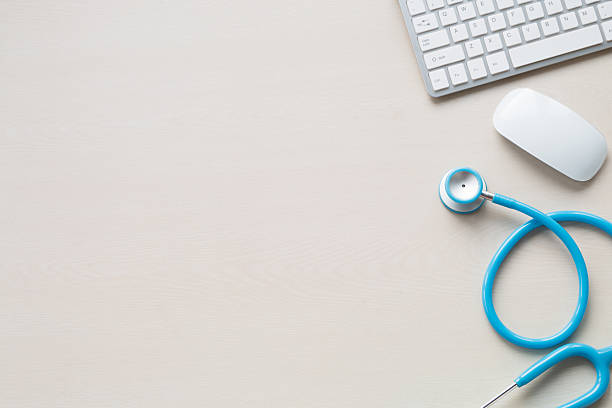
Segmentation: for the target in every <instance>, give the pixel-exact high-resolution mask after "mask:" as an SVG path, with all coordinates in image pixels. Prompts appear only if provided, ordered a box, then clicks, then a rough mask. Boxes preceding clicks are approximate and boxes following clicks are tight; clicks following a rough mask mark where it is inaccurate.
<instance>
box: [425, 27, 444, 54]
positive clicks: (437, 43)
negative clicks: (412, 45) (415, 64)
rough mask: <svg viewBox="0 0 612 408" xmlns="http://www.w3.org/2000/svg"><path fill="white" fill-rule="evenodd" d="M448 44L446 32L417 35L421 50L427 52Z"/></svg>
mask: <svg viewBox="0 0 612 408" xmlns="http://www.w3.org/2000/svg"><path fill="white" fill-rule="evenodd" d="M448 44H450V40H449V39H448V33H447V32H446V30H440V31H434V32H433V33H429V34H423V35H419V45H420V46H421V50H423V51H429V50H433V49H436V48H440V47H444V46H445V45H448Z"/></svg>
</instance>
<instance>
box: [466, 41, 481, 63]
mask: <svg viewBox="0 0 612 408" xmlns="http://www.w3.org/2000/svg"><path fill="white" fill-rule="evenodd" d="M465 50H466V51H467V55H468V57H470V58H474V57H478V56H481V55H482V54H484V50H483V49H482V41H480V40H479V39H476V40H472V41H468V42H466V43H465Z"/></svg>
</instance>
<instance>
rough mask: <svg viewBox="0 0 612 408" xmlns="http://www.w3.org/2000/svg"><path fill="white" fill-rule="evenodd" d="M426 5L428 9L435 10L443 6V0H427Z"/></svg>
mask: <svg viewBox="0 0 612 408" xmlns="http://www.w3.org/2000/svg"><path fill="white" fill-rule="evenodd" d="M427 5H428V6H429V9H430V10H432V11H433V10H437V9H439V8H442V7H444V0H427Z"/></svg>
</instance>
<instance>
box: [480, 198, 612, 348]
mask: <svg viewBox="0 0 612 408" xmlns="http://www.w3.org/2000/svg"><path fill="white" fill-rule="evenodd" d="M492 201H493V203H495V204H499V205H501V206H504V207H507V208H511V209H513V210H517V211H519V212H522V213H523V214H525V215H527V216H529V217H531V218H532V220H531V221H529V222H527V223H525V224H523V225H522V226H520V227H519V228H518V229H516V230H515V231H514V232H513V233H512V234H511V235H510V236H509V237H508V238H506V240H505V241H504V242H503V243H502V245H501V246H500V247H499V249H498V250H497V252H496V253H495V255H494V256H493V259H492V260H491V262H490V263H489V266H488V268H487V271H486V273H485V277H484V283H483V285H482V303H483V306H484V309H485V313H486V315H487V318H488V319H489V322H490V323H491V325H492V326H493V328H494V329H495V331H497V332H498V333H499V334H500V335H501V336H502V337H503V338H504V339H506V340H508V341H509V342H511V343H514V344H516V345H517V346H521V347H525V348H531V349H544V348H550V347H553V346H556V345H558V344H560V343H562V342H564V341H565V340H567V339H568V337H570V336H571V335H572V334H573V333H574V332H575V331H576V329H577V328H578V326H579V325H580V322H581V321H582V318H583V317H584V313H585V311H586V308H587V302H588V298H589V276H588V274H587V267H586V264H585V262H584V257H583V256H582V253H581V252H580V249H579V248H578V245H577V244H576V241H574V239H573V238H572V236H571V235H570V234H569V233H568V232H567V231H566V230H565V228H563V227H562V226H561V225H560V224H559V223H560V222H567V221H573V222H581V223H584V224H589V225H592V226H594V227H597V228H599V229H601V230H603V231H605V232H607V233H608V234H609V235H610V236H612V223H610V222H609V221H607V220H605V219H603V218H601V217H598V216H596V215H593V214H589V213H584V212H579V211H558V212H553V213H550V214H545V213H543V212H541V211H539V210H536V209H535V208H533V207H531V206H529V205H527V204H524V203H521V202H520V201H517V200H514V199H512V198H509V197H506V196H503V195H501V194H495V196H494V197H493V200H492ZM540 226H545V227H547V228H548V229H550V230H551V231H552V232H553V233H554V234H555V235H556V236H557V237H559V239H560V240H561V241H562V242H563V244H564V245H565V246H566V247H567V249H568V250H569V252H570V255H571V256H572V259H573V260H574V264H575V265H576V271H577V272H578V283H579V289H578V305H577V306H576V309H575V310H574V313H573V315H572V317H571V319H570V321H569V323H567V325H566V326H565V327H564V328H563V329H561V330H560V331H559V332H558V333H556V334H554V335H552V336H549V337H544V338H539V339H533V338H528V337H524V336H521V335H518V334H516V333H514V332H513V331H511V330H510V329H508V328H507V327H506V326H505V325H504V324H503V323H502V322H501V320H500V319H499V317H498V316H497V313H496V311H495V306H494V305H493V283H494V282H495V277H496V276H497V271H498V270H499V267H500V266H501V264H502V263H503V262H504V260H505V259H506V256H507V255H508V254H509V253H510V251H512V249H513V248H514V246H515V245H516V244H517V243H518V242H519V241H520V240H521V239H523V238H524V237H525V236H526V235H527V234H529V233H530V232H531V231H533V230H534V229H536V228H538V227H540Z"/></svg>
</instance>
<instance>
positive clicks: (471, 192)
mask: <svg viewBox="0 0 612 408" xmlns="http://www.w3.org/2000/svg"><path fill="white" fill-rule="evenodd" d="M486 188H487V185H486V183H485V181H484V179H483V178H482V177H481V176H480V174H478V173H477V172H476V171H474V170H472V169H470V168H469V167H461V168H458V169H453V170H450V171H449V172H448V173H446V174H445V175H444V177H442V181H441V182H440V200H442V204H444V205H445V206H446V208H448V209H449V210H451V211H454V212H456V213H459V214H468V213H472V212H474V211H476V210H478V209H479V208H480V207H481V206H482V204H483V203H484V201H485V199H484V198H483V197H481V194H482V192H483V191H484V190H486Z"/></svg>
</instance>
